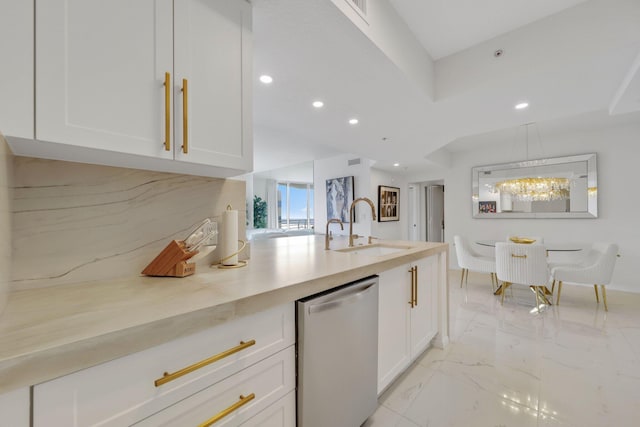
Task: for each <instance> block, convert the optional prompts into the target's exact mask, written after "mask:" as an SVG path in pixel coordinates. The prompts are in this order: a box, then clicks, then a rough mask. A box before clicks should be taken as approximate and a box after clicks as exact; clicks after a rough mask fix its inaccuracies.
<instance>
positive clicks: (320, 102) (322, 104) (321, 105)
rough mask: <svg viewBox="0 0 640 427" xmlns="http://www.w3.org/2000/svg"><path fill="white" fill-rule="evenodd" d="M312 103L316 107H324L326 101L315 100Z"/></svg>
mask: <svg viewBox="0 0 640 427" xmlns="http://www.w3.org/2000/svg"><path fill="white" fill-rule="evenodd" d="M311 105H313V106H314V107H316V108H322V107H324V102H322V101H313V103H312V104H311Z"/></svg>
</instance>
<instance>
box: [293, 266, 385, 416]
mask: <svg viewBox="0 0 640 427" xmlns="http://www.w3.org/2000/svg"><path fill="white" fill-rule="evenodd" d="M296 316H297V329H298V330H297V350H298V359H297V363H298V368H297V369H298V378H297V381H298V384H297V419H298V423H297V425H298V427H316V426H317V427H328V426H331V427H357V426H360V425H361V424H362V423H364V422H365V421H366V419H367V418H368V417H369V416H370V415H371V414H373V413H374V412H375V410H376V408H377V405H378V401H377V374H378V277H377V276H373V277H369V278H367V279H363V280H359V281H357V282H353V283H349V284H347V285H344V286H341V287H340V288H337V289H334V290H331V291H329V292H324V293H321V294H318V295H313V296H310V297H307V298H304V299H302V300H299V301H297V303H296Z"/></svg>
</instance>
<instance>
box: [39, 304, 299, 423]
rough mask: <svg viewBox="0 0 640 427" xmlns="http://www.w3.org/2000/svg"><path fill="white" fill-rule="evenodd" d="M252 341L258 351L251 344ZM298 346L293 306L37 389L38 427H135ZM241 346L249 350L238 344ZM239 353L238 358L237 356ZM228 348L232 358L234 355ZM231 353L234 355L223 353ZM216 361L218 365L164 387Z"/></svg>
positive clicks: (209, 330) (197, 335) (199, 334)
mask: <svg viewBox="0 0 640 427" xmlns="http://www.w3.org/2000/svg"><path fill="white" fill-rule="evenodd" d="M252 340H255V344H253V345H249V344H251V341H252ZM294 340H295V323H294V308H293V304H286V305H283V306H279V307H276V308H274V309H270V310H267V311H264V312H261V313H257V314H255V315H251V316H247V317H243V318H240V319H236V320H233V321H230V322H228V323H225V324H223V325H220V326H216V327H213V328H211V329H208V330H205V331H202V332H199V333H196V334H193V335H189V336H187V337H184V338H180V339H177V340H174V341H171V342H168V343H166V344H162V345H160V346H157V347H153V348H151V349H148V350H145V351H142V352H139V353H135V354H132V355H129V356H126V357H122V358H119V359H116V360H112V361H110V362H107V363H103V364H101V365H98V366H94V367H91V368H88V369H84V370H82V371H78V372H75V373H73V374H70V375H66V376H64V377H61V378H57V379H55V380H52V381H49V382H46V383H42V384H39V385H37V386H35V387H34V426H35V427H40V426H52V425H55V426H57V425H60V426H65V427H67V426H69V427H70V426H90V425H101V426H120V425H130V424H132V423H134V422H136V421H139V420H141V419H143V418H145V417H148V416H150V415H152V414H154V413H156V412H158V411H161V410H162V409H164V408H166V407H168V406H170V405H172V404H174V403H175V402H177V401H179V400H181V399H184V398H186V397H188V396H190V395H192V394H194V393H196V392H198V391H199V390H202V389H204V388H206V387H209V386H210V385H212V384H215V383H217V382H218V381H220V380H222V379H224V378H227V377H229V376H231V375H233V374H234V373H236V372H238V371H240V370H241V369H244V368H246V367H248V366H251V365H253V364H255V363H256V362H258V361H260V360H262V359H265V358H266V357H268V356H270V355H272V354H274V353H276V352H278V351H280V350H282V349H284V348H286V347H288V346H290V345H292V344H293V343H294ZM241 341H243V342H245V343H246V345H248V346H247V347H246V348H242V347H244V346H241V345H239V344H240V342H241ZM239 347H240V348H242V349H240V350H239V351H237V352H232V351H233V349H238V348H239ZM230 349H231V351H229V350H230ZM226 353H231V354H226ZM215 355H221V356H224V357H222V358H221V359H220V360H217V361H214V362H213V363H210V364H206V365H205V366H202V367H199V366H196V367H197V369H195V370H193V371H191V372H188V373H186V374H184V375H181V376H178V377H177V378H176V379H173V380H170V381H169V382H166V383H164V384H162V385H159V386H156V385H155V382H156V381H157V380H161V379H162V381H164V380H163V378H164V375H163V374H164V373H165V372H168V373H171V374H173V373H180V371H181V370H183V369H184V368H188V367H190V366H193V365H194V364H198V362H201V361H203V360H206V359H207V358H211V357H212V356H215Z"/></svg>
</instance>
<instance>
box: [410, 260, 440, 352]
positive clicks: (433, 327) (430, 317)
mask: <svg viewBox="0 0 640 427" xmlns="http://www.w3.org/2000/svg"><path fill="white" fill-rule="evenodd" d="M412 265H413V266H415V267H418V269H417V280H418V285H417V295H416V305H415V306H414V307H413V309H411V310H410V314H411V359H412V360H413V359H415V358H416V357H417V356H419V355H420V354H421V353H422V352H423V351H424V350H425V349H426V348H427V347H428V346H429V343H430V342H431V340H432V339H433V337H435V336H436V334H437V333H438V317H437V316H438V299H437V298H438V267H439V264H438V255H434V256H430V257H428V258H423V259H421V260H419V261H417V262H415V263H413V264H412Z"/></svg>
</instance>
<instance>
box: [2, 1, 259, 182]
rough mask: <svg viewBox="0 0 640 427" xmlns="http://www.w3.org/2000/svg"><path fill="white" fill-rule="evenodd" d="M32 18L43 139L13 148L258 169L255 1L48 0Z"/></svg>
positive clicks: (185, 169)
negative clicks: (254, 110) (253, 99)
mask: <svg viewBox="0 0 640 427" xmlns="http://www.w3.org/2000/svg"><path fill="white" fill-rule="evenodd" d="M2 1H4V0H2ZM35 22H36V27H35V46H36V48H35V64H36V67H35V139H34V140H31V141H24V140H20V141H15V140H14V141H12V140H11V139H9V143H10V145H11V148H12V149H13V151H14V153H15V154H18V155H27V156H34V157H45V158H54V159H61V160H71V161H80V162H87V163H99V164H106V165H111V166H122V167H133V168H140V169H151V170H159V171H167V172H179V173H188V174H195V175H208V176H221V177H223V176H232V175H238V174H241V173H244V172H247V171H250V170H251V169H252V167H253V146H252V131H251V129H252V118H251V75H252V65H251V56H252V50H251V5H250V4H249V3H248V2H246V1H244V0H136V1H130V0H112V1H108V2H105V1H102V0H48V1H42V2H37V3H36V10H35ZM32 68H33V67H32ZM185 86H186V87H185ZM185 89H186V90H185ZM185 101H186V102H185ZM31 115H32V116H33V113H32V114H31ZM0 124H1V123H0ZM32 128H33V126H32ZM31 138H33V136H31Z"/></svg>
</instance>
